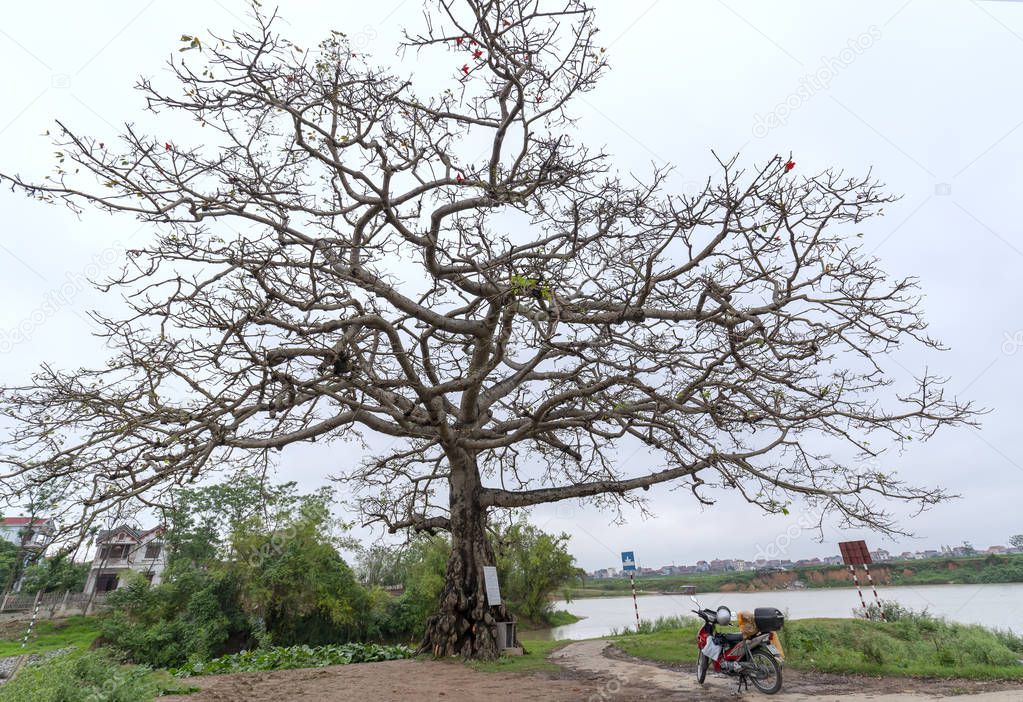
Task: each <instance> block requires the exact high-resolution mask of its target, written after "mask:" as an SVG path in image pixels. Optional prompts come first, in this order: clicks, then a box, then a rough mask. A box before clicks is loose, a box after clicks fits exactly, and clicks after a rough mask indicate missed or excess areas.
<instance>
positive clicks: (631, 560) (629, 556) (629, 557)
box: [622, 551, 639, 634]
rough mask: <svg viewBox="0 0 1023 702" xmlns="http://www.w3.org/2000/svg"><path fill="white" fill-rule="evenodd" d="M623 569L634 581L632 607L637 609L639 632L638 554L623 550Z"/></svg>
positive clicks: (637, 630) (637, 627)
mask: <svg viewBox="0 0 1023 702" xmlns="http://www.w3.org/2000/svg"><path fill="white" fill-rule="evenodd" d="M622 571H623V572H625V573H628V574H629V582H630V583H632V608H633V609H634V610H636V633H637V634H638V633H639V604H638V603H637V602H636V554H635V553H634V552H632V551H622Z"/></svg>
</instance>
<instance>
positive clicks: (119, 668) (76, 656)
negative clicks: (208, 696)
mask: <svg viewBox="0 0 1023 702" xmlns="http://www.w3.org/2000/svg"><path fill="white" fill-rule="evenodd" d="M194 689H195V688H193V687H190V686H187V685H183V684H182V683H181V682H179V681H176V680H174V679H173V678H171V677H170V676H168V675H166V674H164V675H159V674H154V673H153V672H152V671H150V670H149V669H147V668H144V667H141V666H123V665H120V664H118V663H117V661H115V660H114V659H113V658H111V657H110V655H109V654H107V653H105V652H103V651H82V652H78V653H69V654H65V655H62V656H57V657H56V658H51V659H50V660H48V661H46V662H44V663H39V664H37V665H30V666H28V667H27V668H25V669H23V670H22V671H21V673H19V674H18V676H17V677H16V678H14V679H13V680H11V681H10V682H8V683H7V684H6V685H4V686H2V687H0V702H142V701H143V700H151V699H153V698H154V697H156V696H158V695H161V694H173V693H186V692H192V691H193V690H194Z"/></svg>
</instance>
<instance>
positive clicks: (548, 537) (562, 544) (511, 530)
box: [495, 522, 580, 622]
mask: <svg viewBox="0 0 1023 702" xmlns="http://www.w3.org/2000/svg"><path fill="white" fill-rule="evenodd" d="M570 538H571V537H569V535H568V534H564V533H562V534H558V535H553V534H548V533H546V532H544V531H542V530H541V529H539V528H538V527H535V526H533V525H532V524H528V523H525V522H516V523H514V524H512V525H511V526H509V527H506V528H505V529H503V530H501V531H499V532H498V534H497V537H496V544H495V551H496V553H497V570H498V577H499V579H500V581H501V594H502V597H503V598H504V599H506V600H507V601H508V602H509V603H510V606H511V609H512V611H513V612H516V613H518V614H520V615H521V616H524V617H526V618H527V619H530V620H532V621H534V622H544V621H546V620H547V618H548V617H549V616H550V614H551V609H552V604H551V601H550V599H549V596H550V594H551V593H552V592H554V591H556V590H557V589H558V588H559V587H561V586H562V585H564V584H565V583H566V582H567V581H569V580H571V579H573V578H576V577H578V576H579V574H580V570H579V568H577V567H576V565H575V558H574V557H573V556H572V554H570V553H569V552H568V549H567V546H568V542H569V539H570Z"/></svg>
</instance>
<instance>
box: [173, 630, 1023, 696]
mask: <svg viewBox="0 0 1023 702" xmlns="http://www.w3.org/2000/svg"><path fill="white" fill-rule="evenodd" d="M551 660H552V661H554V662H555V663H558V664H559V665H560V666H562V672H561V673H560V674H553V675H552V674H548V675H545V674H524V673H480V672H476V671H474V670H472V669H471V668H469V667H468V666H464V665H461V664H459V663H448V662H439V661H407V660H406V661H389V662H386V663H362V664H359V665H348V666H333V667H330V668H316V669H307V670H288V671H275V672H270V673H238V674H234V675H217V676H210V677H204V678H192V682H193V683H194V684H195V685H196V686H198V687H200V688H202V689H201V691H200V692H197V693H195V694H192V695H187V696H172V697H165V698H162V699H163V700H167V702H171V701H172V700H173V701H175V702H241V701H243V700H244V701H247V702H270V701H271V700H273V701H274V702H277V701H279V700H289V701H290V700H309V701H310V702H347V701H348V700H353V701H355V700H358V701H360V702H362V701H366V702H406V701H407V700H416V701H419V700H424V701H429V702H440V701H448V702H451V701H453V700H458V701H459V702H461V701H462V700H467V701H472V702H475V701H476V700H481V701H485V700H506V701H510V702H519V701H520V700H521V701H526V700H528V701H530V702H534V701H538V700H542V701H547V700H549V701H550V702H570V701H571V702H578V701H583V702H640V701H646V700H657V701H658V702H680V701H682V700H686V701H688V700H699V701H700V702H704V701H706V702H721V701H724V700H730V701H734V700H736V699H737V696H736V694H735V691H736V681H735V680H734V679H733V678H726V677H723V676H714V675H711V676H708V678H707V683H706V685H705V686H703V687H700V686H698V685H697V684H696V680H695V677H694V675H693V673H692V671H690V670H688V668H686V669H672V668H670V667H659V666H655V665H651V664H648V663H643V662H639V661H636V660H634V659H630V658H628V657H627V656H625V655H624V654H622V653H621V652H618V651H616V650H615V649H613V647H610V646H609V645H608V644H607V643H606V642H603V641H579V642H576V643H572V644H569V645H568V646H565V647H564V648H561V649H559V650H557V651H555V652H554V653H553V654H552V655H551ZM785 673H786V675H785V687H784V689H783V691H782V693H781V694H778V695H775V696H774V697H772V698H771V699H772V700H777V701H778V702H804V701H810V700H813V701H815V702H817V701H824V702H829V701H833V702H930V701H933V700H936V699H955V700H956V702H1023V687H1020V686H1015V687H1013V686H1007V685H1006V684H1005V683H984V682H969V681H928V680H898V679H892V678H885V679H881V678H869V677H859V676H840V675H815V674H808V673H799V672H796V671H791V670H786V671H785ZM743 698H745V699H756V698H760V699H766V698H764V697H762V696H761V695H760V694H759V693H757V692H755V691H754V692H750V693H745V694H743V695H741V696H740V697H739V698H738V699H743Z"/></svg>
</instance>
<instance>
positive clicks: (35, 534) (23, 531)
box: [0, 517, 54, 592]
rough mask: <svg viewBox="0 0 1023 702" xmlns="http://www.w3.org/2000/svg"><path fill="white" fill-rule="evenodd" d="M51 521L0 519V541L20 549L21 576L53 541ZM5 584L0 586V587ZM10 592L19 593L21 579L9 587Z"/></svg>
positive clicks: (42, 519) (40, 518) (44, 518)
mask: <svg viewBox="0 0 1023 702" xmlns="http://www.w3.org/2000/svg"><path fill="white" fill-rule="evenodd" d="M53 532H54V529H53V520H52V519H50V518H49V517H4V518H3V519H0V539H3V540H4V541H8V542H10V543H12V544H14V545H15V546H18V547H20V548H21V554H22V559H23V560H22V564H21V575H24V574H25V568H27V567H28V566H29V565H31V564H32V563H33V562H34V561H35V560H36V559H37V558H39V556H40V555H41V554H42V553H43V551H45V550H46V548H47V546H49V545H50V543H51V542H52V541H53ZM6 584H7V583H2V584H0V587H4V586H6ZM11 590H12V592H20V591H21V577H19V578H18V579H17V580H15V581H14V583H13V585H12V586H11Z"/></svg>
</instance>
